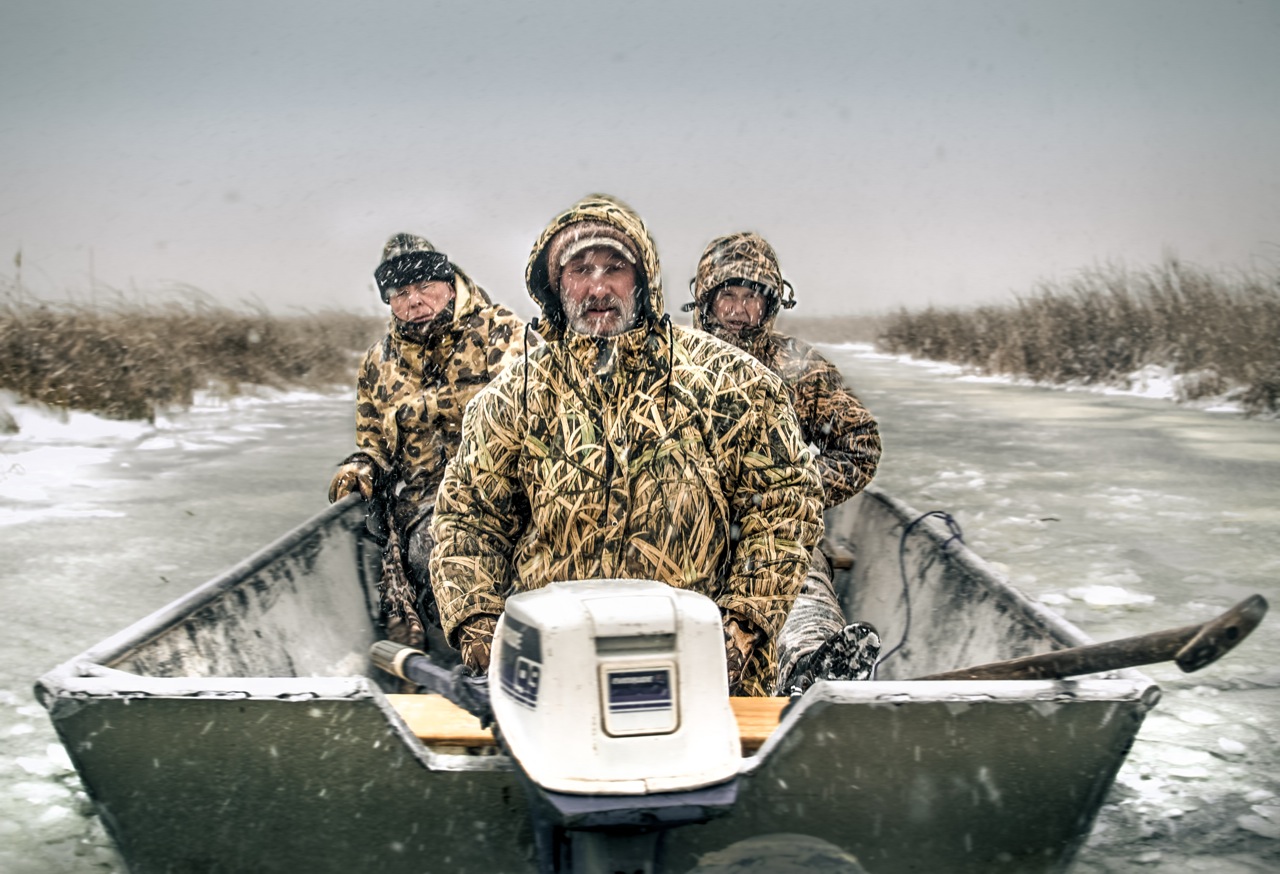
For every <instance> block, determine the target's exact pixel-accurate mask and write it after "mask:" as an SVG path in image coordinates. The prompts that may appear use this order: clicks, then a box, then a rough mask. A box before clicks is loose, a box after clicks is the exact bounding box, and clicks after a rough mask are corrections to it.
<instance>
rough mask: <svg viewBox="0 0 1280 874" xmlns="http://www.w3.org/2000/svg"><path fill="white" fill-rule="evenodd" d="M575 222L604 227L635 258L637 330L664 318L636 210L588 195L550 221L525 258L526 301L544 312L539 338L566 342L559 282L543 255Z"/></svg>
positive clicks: (651, 253) (652, 252)
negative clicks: (527, 296) (628, 244)
mask: <svg viewBox="0 0 1280 874" xmlns="http://www.w3.org/2000/svg"><path fill="white" fill-rule="evenodd" d="M578 223H590V224H596V225H605V226H607V227H608V228H610V229H612V230H613V231H616V232H617V235H618V236H620V237H622V238H625V240H626V241H629V242H630V244H631V246H629V247H628V248H629V249H631V250H632V251H634V252H635V253H636V254H637V255H638V256H639V257H638V258H637V263H636V283H637V286H638V288H637V291H636V294H637V300H636V313H637V318H638V319H639V322H640V324H639V325H638V326H637V327H643V328H645V330H646V331H647V330H649V329H650V328H652V327H653V326H654V325H656V324H657V323H658V321H659V320H660V319H661V318H662V314H663V306H664V304H663V299H662V274H661V269H660V267H659V265H658V248H657V246H655V245H654V242H653V238H652V237H650V236H649V229H648V227H646V226H645V223H644V220H643V219H642V218H640V216H639V215H637V214H636V212H635V210H633V209H632V208H631V207H629V206H627V205H626V204H625V203H623V202H622V201H620V200H618V199H617V198H614V197H610V196H609V195H607V194H589V195H587V196H586V197H584V198H583V199H582V200H580V201H578V202H577V203H575V204H574V205H573V206H571V207H569V208H568V209H566V210H565V211H564V212H562V213H560V214H559V215H558V216H556V217H555V218H554V219H552V220H551V223H550V224H549V225H547V227H546V230H544V231H543V232H542V234H541V235H540V236H539V237H538V240H537V242H535V243H534V244H533V251H532V252H530V253H529V263H528V266H527V267H526V268H525V272H524V277H525V285H526V286H527V287H528V289H529V296H530V297H532V298H533V300H534V302H536V303H537V304H538V307H539V308H540V309H541V310H542V317H543V322H544V323H543V324H542V325H541V326H540V327H539V333H541V334H542V335H543V337H545V338H546V339H548V340H560V339H562V338H563V337H564V334H565V316H564V309H563V308H562V307H561V306H560V292H559V288H558V287H556V285H558V283H556V284H553V282H552V267H553V265H551V264H550V263H549V260H548V257H547V256H548V252H549V251H550V249H551V248H552V243H553V242H554V241H556V237H557V235H558V234H560V232H561V231H564V230H565V229H567V228H569V227H570V226H571V225H574V224H578Z"/></svg>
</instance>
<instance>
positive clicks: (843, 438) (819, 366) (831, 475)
mask: <svg viewBox="0 0 1280 874" xmlns="http://www.w3.org/2000/svg"><path fill="white" fill-rule="evenodd" d="M813 358H814V360H813V362H812V366H811V367H810V368H809V369H808V371H807V372H806V373H805V374H804V376H802V377H801V378H800V380H799V381H798V382H797V383H796V384H795V386H793V388H792V397H793V400H794V403H795V408H796V415H797V416H799V418H800V422H801V424H802V426H803V427H804V431H805V433H806V434H807V435H808V437H809V440H810V441H811V442H812V443H813V444H814V445H815V446H816V447H818V457H817V459H816V460H817V464H818V472H819V474H820V475H821V476H822V489H823V501H824V503H825V505H826V506H827V507H834V506H836V505H837V504H841V503H843V502H845V501H847V500H848V499H849V498H852V497H853V496H854V495H856V494H857V493H858V492H860V491H862V490H863V489H864V488H866V487H867V484H868V483H870V482H871V479H872V477H874V476H875V475H876V468H877V467H878V466H879V464H880V449H881V444H880V429H879V426H878V425H877V424H876V420H875V417H874V416H872V415H871V413H870V412H869V411H868V410H867V408H866V407H864V406H863V405H862V403H861V402H860V401H859V400H858V398H857V397H856V396H855V395H854V394H853V392H851V391H849V389H848V388H847V387H846V386H845V383H844V378H843V377H842V376H841V375H840V371H839V370H837V369H836V367H835V365H834V364H832V363H831V362H829V361H827V360H826V359H825V358H823V357H821V356H820V355H817V354H815V355H814V356H813Z"/></svg>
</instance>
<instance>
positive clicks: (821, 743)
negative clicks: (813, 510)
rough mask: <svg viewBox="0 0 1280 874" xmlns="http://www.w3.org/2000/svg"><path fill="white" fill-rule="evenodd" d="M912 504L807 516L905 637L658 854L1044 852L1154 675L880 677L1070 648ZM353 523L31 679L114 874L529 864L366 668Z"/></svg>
mask: <svg viewBox="0 0 1280 874" xmlns="http://www.w3.org/2000/svg"><path fill="white" fill-rule="evenodd" d="M917 518H918V516H917V514H915V513H914V511H912V510H911V509H910V508H909V507H906V506H905V505H903V504H901V503H899V502H897V501H894V500H892V499H891V498H889V497H887V496H885V495H883V494H881V493H879V492H877V491H875V490H871V491H869V492H868V493H865V494H864V495H862V496H859V497H858V498H856V499H854V501H851V502H849V503H848V504H846V505H844V506H842V507H841V508H839V509H838V510H837V511H835V512H834V513H832V514H831V515H830V516H829V519H828V527H829V534H830V536H831V538H832V541H833V544H834V545H836V546H839V547H841V548H846V549H852V550H853V551H854V552H855V555H856V559H855V561H854V564H853V567H852V568H851V569H848V570H845V571H841V572H840V579H839V582H840V587H841V589H842V592H843V597H844V599H845V602H846V607H847V608H848V609H849V611H850V615H851V616H855V617H857V618H862V619H868V620H870V621H872V622H873V623H875V624H876V625H877V627H878V628H880V630H881V632H882V634H883V636H884V637H885V640H886V646H892V645H893V644H894V643H896V642H897V640H898V638H899V637H900V636H901V634H902V632H903V630H904V629H907V628H908V626H909V635H908V637H907V639H906V642H905V643H904V645H903V646H902V647H901V648H900V649H899V651H898V652H897V653H896V654H895V655H894V656H893V657H892V658H890V660H889V661H888V662H887V663H886V665H885V667H884V674H883V677H884V679H881V680H877V681H874V682H865V683H819V684H817V685H816V686H815V687H814V688H813V689H811V690H810V691H809V693H807V694H806V696H805V697H804V698H803V700H802V701H800V703H799V704H798V705H796V706H795V707H793V708H792V709H791V710H790V711H789V712H788V713H787V715H786V716H785V717H784V719H783V720H782V722H781V724H780V725H779V726H778V728H777V729H776V730H775V731H774V732H773V734H772V736H771V737H770V738H769V739H768V740H767V741H766V742H765V744H764V745H763V746H762V747H761V748H760V750H759V752H758V753H757V754H756V755H754V756H750V757H747V758H744V760H743V766H742V772H741V785H740V789H739V798H738V802H737V804H736V805H735V807H734V809H733V811H732V812H731V813H730V814H729V815H727V816H725V817H723V818H721V819H717V820H715V821H713V822H710V823H707V824H704V825H699V826H688V827H682V828H677V829H675V830H673V831H672V832H671V833H670V834H669V835H668V836H667V837H666V839H665V848H664V849H665V851H664V854H663V859H664V861H663V867H662V869H661V870H663V871H669V872H686V871H690V870H692V869H695V868H696V867H697V866H698V864H699V861H700V860H705V859H711V858H714V854H715V853H717V852H719V851H722V850H724V848H726V847H729V846H731V845H735V844H738V843H740V842H742V841H743V840H744V839H746V838H751V837H753V836H760V835H768V834H781V835H796V836H804V838H803V840H809V841H812V840H817V841H821V842H825V843H827V844H830V845H832V846H833V847H835V848H839V850H841V851H844V852H845V853H848V854H852V855H854V856H856V857H857V858H858V859H860V860H861V862H862V864H863V866H864V867H865V868H866V869H867V870H868V871H869V872H872V874H891V872H893V874H896V872H914V871H947V872H979V871H981V872H989V871H991V870H1009V871H1019V872H1056V871H1063V870H1065V869H1066V868H1067V866H1068V865H1069V862H1070V860H1071V858H1072V856H1073V855H1074V853H1075V851H1076V849H1077V848H1078V847H1079V845H1080V843H1082V842H1083V840H1084V839H1085V837H1087V835H1088V831H1089V828H1090V826H1091V824H1092V822H1093V819H1094V817H1095V815H1096V813H1097V810H1098V808H1099V806H1100V805H1101V803H1102V801H1103V799H1104V798H1105V795H1106V792H1107V790H1108V789H1109V787H1110V786H1111V783H1112V781H1113V779H1114V776H1115V773H1116V771H1117V769H1118V768H1119V766H1120V764H1121V763H1122V761H1123V758H1124V755H1125V753H1126V752H1127V750H1128V748H1129V745H1130V744H1131V743H1132V741H1133V738H1134V736H1135V735H1136V733H1137V730H1138V727H1139V726H1140V724H1141V722H1142V718H1143V716H1144V715H1145V713H1146V712H1147V711H1148V710H1149V709H1150V707H1151V706H1152V705H1153V704H1154V703H1155V701H1156V699H1157V698H1158V690H1157V689H1156V687H1155V686H1154V684H1152V683H1151V681H1150V680H1149V679H1147V678H1146V677H1145V676H1143V675H1141V674H1139V673H1136V672H1131V671H1129V672H1119V673H1116V674H1113V675H1108V676H1104V677H1092V678H1085V679H1077V680H1069V681H1053V682H1051V681H1013V682H1010V681H984V682H975V681H948V682H940V681H912V680H909V679H904V678H907V677H911V676H920V675H923V674H926V673H930V672H933V671H936V670H944V669H948V668H953V667H960V666H964V665H967V664H974V663H980V662H987V661H992V660H994V659H999V658H1010V657H1015V656H1019V655H1025V654H1028V653H1029V652H1034V651H1042V650H1045V649H1051V648H1062V647H1066V646H1071V645H1077V644H1080V643H1084V642H1087V640H1086V639H1085V638H1084V636H1083V635H1082V634H1080V632H1079V631H1078V630H1076V629H1074V628H1073V627H1072V626H1070V625H1069V624H1068V623H1065V622H1063V621H1062V620H1060V619H1058V618H1057V617H1054V616H1053V615H1051V614H1048V613H1047V612H1045V611H1044V610H1043V609H1042V608H1040V607H1039V606H1038V605H1036V604H1034V603H1033V602H1030V601H1029V600H1028V599H1026V598H1025V597H1024V596H1022V595H1021V594H1020V593H1018V592H1017V591H1016V590H1014V589H1013V588H1012V587H1010V586H1009V585H1008V584H1007V582H1006V581H1004V580H1003V579H1002V578H1001V577H1000V576H999V575H998V574H996V573H995V572H994V571H993V570H992V569H991V568H990V567H989V566H988V565H986V564H985V563H984V562H982V560H981V559H979V558H978V557H977V556H975V555H974V554H973V553H972V552H970V551H969V550H968V549H967V547H965V546H964V545H963V544H962V543H959V542H956V541H952V540H951V539H950V532H949V531H948V530H947V529H946V528H945V527H944V526H942V525H941V524H938V523H936V522H935V521H933V520H926V521H925V522H922V523H917V524H914V525H913V524H912V523H913V521H914V520H915V519H917ZM908 528H909V529H910V533H909V534H908V536H907V537H905V538H903V537H902V533H903V531H904V530H906V529H908ZM362 530H363V514H362V511H361V509H360V506H359V505H358V504H352V503H349V502H348V503H344V504H342V505H337V506H335V507H331V508H328V509H327V510H325V511H324V512H322V513H320V514H318V515H317V516H316V517H315V518H313V519H312V520H310V521H309V522H307V523H306V524H304V525H303V526H301V527H300V528H299V529H297V530H296V531H294V532H291V533H290V534H289V535H287V536H286V537H285V538H283V539H282V540H281V541H279V542H277V543H276V544H273V545H272V546H270V547H268V548H266V549H264V550H263V551H261V552H260V553H258V554H256V555H255V556H253V557H251V558H250V559H248V560H247V561H245V562H244V563H242V564H241V565H238V566H236V567H235V568H232V569H231V570H229V571H228V572H227V573H225V574H223V575H221V576H220V577H218V578H216V579H214V580H212V581H210V582H209V583H207V584H205V585H204V586H202V587H201V588H200V589H197V590H196V591H194V592H192V593H191V594H189V595H188V596H186V597H185V598H183V599H180V600H179V601H177V602H175V603H174V604H172V605H170V606H169V607H166V608H165V609H164V610H162V611H159V612H158V613H156V614H154V615H153V616H151V617H148V618H147V619H145V620H143V621H142V622H139V623H137V624H136V625H134V626H132V627H131V628H129V629H126V630H125V631H123V632H121V633H120V634H117V635H115V636H113V637H112V638H110V639H108V640H106V641H104V642H103V643H101V644H99V645H98V646H95V647H94V648H92V649H90V650H88V651H87V652H85V653H83V654H81V655H80V656H77V657H76V658H74V659H72V660H70V661H69V662H67V663H66V664H64V665H61V666H59V667H58V668H56V669H54V670H53V671H51V672H49V673H48V674H46V675H45V676H44V677H42V678H41V679H40V681H39V682H38V684H37V694H38V697H39V698H40V700H41V701H42V702H43V703H44V704H45V706H46V707H47V708H48V710H49V713H50V716H51V718H52V721H53V724H54V726H55V727H56V729H57V731H58V733H59V736H60V737H61V739H62V741H63V743H64V744H65V746H66V747H67V750H68V753H69V754H70V756H71V758H72V761H73V762H74V763H75V765H76V768H77V770H78V771H79V773H80V776H81V778H82V780H83V782H84V784H85V787H86V789H87V791H88V792H89V794H90V796H91V797H92V798H93V800H94V802H95V805H96V807H97V809H98V811H99V812H100V814H101V816H102V818H103V821H104V823H105V824H106V826H107V828H108V830H109V831H110V832H111V834H112V835H113V837H114V838H115V840H116V842H117V844H118V845H119V847H120V850H121V853H122V855H123V856H124V858H125V859H126V860H127V862H128V864H129V866H130V870H131V871H133V872H135V874H152V872H175V871H184V872H185V871H202V872H203V871H208V872H224V871H225V872H271V871H295V870H308V871H311V872H328V871H333V872H339V871H341V872H347V871H358V870H374V869H376V870H379V871H383V872H401V871H403V872H420V871H424V870H429V871H452V872H472V871H474V872H489V874H491V872H495V871H497V872H507V871H509V872H533V871H535V870H536V866H535V863H534V861H533V847H532V836H531V833H530V830H529V826H528V822H527V819H528V817H527V814H526V810H525V802H524V796H523V793H522V790H521V788H520V787H519V785H518V783H517V781H516V777H515V773H514V771H513V770H512V766H511V763H510V761H509V760H508V759H507V758H506V757H504V756H501V755H496V754H486V755H477V754H462V753H458V752H443V751H440V750H437V749H431V748H429V747H428V746H425V745H424V744H423V743H422V742H421V741H420V740H419V739H418V738H417V737H416V736H415V735H414V734H413V733H412V732H411V731H410V730H409V729H408V727H407V725H406V724H405V722H404V721H403V719H401V717H400V715H399V714H398V713H397V711H396V710H395V708H394V707H393V706H392V704H391V703H390V701H389V699H388V698H387V695H386V692H387V691H388V690H389V687H387V686H385V685H384V684H385V682H386V681H385V680H384V679H382V678H380V677H376V676H374V675H373V673H372V671H371V668H370V667H369V666H368V664H367V660H366V654H367V652H368V647H369V644H370V643H371V642H372V641H373V639H374V626H373V623H372V621H371V619H372V616H373V615H374V605H375V603H376V602H375V600H374V596H373V582H372V579H373V577H372V571H373V569H374V568H375V567H376V562H375V561H374V556H372V555H371V554H370V553H369V552H368V549H367V541H366V540H365V539H364V537H363V536H362ZM900 567H905V568H906V569H907V579H908V580H909V583H908V584H907V595H906V597H905V598H904V595H903V589H904V584H903V581H902V575H901V573H900V570H899V569H900ZM907 602H909V603H910V614H911V615H910V619H909V621H908V618H907V607H906V604H907ZM781 840H782V841H783V843H785V841H786V839H781ZM797 840H800V839H799V838H797Z"/></svg>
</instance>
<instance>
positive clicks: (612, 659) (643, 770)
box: [375, 580, 742, 874]
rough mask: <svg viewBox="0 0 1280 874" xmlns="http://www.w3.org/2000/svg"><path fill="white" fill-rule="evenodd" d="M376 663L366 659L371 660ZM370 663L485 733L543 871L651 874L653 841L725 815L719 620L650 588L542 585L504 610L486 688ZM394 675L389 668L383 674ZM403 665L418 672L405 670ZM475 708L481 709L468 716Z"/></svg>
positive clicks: (730, 725) (659, 587) (657, 848)
mask: <svg viewBox="0 0 1280 874" xmlns="http://www.w3.org/2000/svg"><path fill="white" fill-rule="evenodd" d="M380 647H381V648H383V649H384V650H385V652H384V653H381V654H380V653H379V648H380ZM400 649H401V648H400V647H399V645H397V644H389V642H387V641H382V642H380V643H378V644H376V645H375V661H377V662H379V664H381V665H383V666H384V667H387V668H388V669H389V670H392V671H393V672H394V673H397V674H400V675H401V676H404V677H406V678H407V679H410V680H414V681H415V682H419V683H422V684H424V685H427V686H428V687H429V688H431V689H432V691H440V692H442V693H444V694H446V696H447V697H449V698H450V699H451V700H453V701H454V702H455V703H458V704H460V705H461V706H464V707H466V708H467V709H468V710H471V711H472V712H473V713H476V715H477V716H479V717H480V718H481V720H482V721H485V720H486V718H487V715H488V714H487V713H478V712H477V707H476V706H475V705H474V702H475V701H476V699H477V690H479V689H482V688H483V687H484V686H485V685H487V687H488V691H489V695H490V702H489V703H490V706H491V712H492V717H493V719H494V720H496V723H497V727H496V730H495V735H496V736H498V738H499V742H500V743H501V744H502V745H503V747H504V749H505V750H506V751H507V752H508V754H510V756H511V757H512V759H513V760H514V761H515V764H516V765H517V773H518V774H519V775H520V779H521V781H522V782H523V783H524V785H525V788H526V792H527V795H528V799H529V809H530V815H531V817H532V826H533V832H534V837H535V840H536V843H537V848H538V855H539V867H540V869H541V870H542V871H544V872H559V871H570V870H572V871H592V872H595V871H602V872H615V871H625V872H627V874H632V872H645V874H652V872H656V871H658V870H660V859H659V856H660V853H661V846H662V841H661V837H662V834H663V833H664V831H665V830H666V829H669V828H672V827H674V826H679V825H688V824H693V823H699V822H706V821H707V820H709V819H712V818H714V817H716V816H718V815H721V814H724V813H727V812H728V811H729V810H730V809H731V808H732V807H733V804H734V802H735V801H736V799H737V789H738V784H737V774H738V770H739V767H740V765H741V758H742V749H741V743H740V741H739V736H738V725H737V721H736V719H735V717H734V715H733V709H732V708H731V707H730V704H729V686H728V679H727V674H726V665H725V649H724V633H723V631H722V624H721V618H720V611H719V608H717V607H716V605H715V603H714V602H713V601H711V599H709V598H707V597H706V596H704V595H700V594H698V593H696V592H690V591H687V590H684V589H675V588H672V587H670V586H667V585H665V584H663V583H658V582H654V581H651V580H586V581H580V582H561V583H552V584H551V585H549V586H546V587H545V588H542V589H537V590H533V591H529V592H521V593H519V594H516V595H513V596H511V597H510V598H508V599H507V602H506V607H505V612H504V613H503V615H502V617H501V618H500V619H499V621H498V627H497V631H496V632H495V634H494V646H493V651H492V659H491V662H490V666H489V675H488V682H487V684H484V683H483V682H481V681H478V680H477V679H475V678H470V677H467V676H465V675H463V674H462V673H461V672H458V671H455V673H454V674H452V675H450V674H448V673H447V672H445V671H443V669H440V668H436V667H434V666H433V665H432V666H430V667H431V668H433V669H434V671H435V672H436V675H437V676H441V677H445V678H451V683H452V685H451V688H450V689H449V690H444V689H440V688H438V685H439V684H438V682H431V681H428V682H424V678H425V675H423V674H422V673H421V670H415V667H418V668H421V667H423V666H422V665H421V663H422V662H425V663H426V665H430V663H429V661H427V660H426V657H425V656H421V657H420V658H418V657H414V658H412V659H405V658H404V657H402V656H401V657H396V656H394V655H391V653H392V650H400ZM392 662H394V663H395V664H394V665H391V664H389V663H392ZM415 663H418V664H417V665H416V666H415ZM481 709H483V708H481Z"/></svg>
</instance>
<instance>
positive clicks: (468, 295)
mask: <svg viewBox="0 0 1280 874" xmlns="http://www.w3.org/2000/svg"><path fill="white" fill-rule="evenodd" d="M374 278H375V280H376V282H377V284H378V289H379V291H380V292H381V294H382V299H383V302H384V303H388V304H390V306H391V311H392V315H391V327H390V330H389V331H388V333H387V335H386V336H385V337H383V338H382V340H381V341H379V342H378V343H376V344H374V345H373V346H372V347H371V348H370V349H369V351H368V352H366V353H365V356H364V360H363V362H362V363H361V365H360V372H359V379H358V382H357V385H356V447H357V451H356V452H355V453H353V454H352V455H350V456H348V457H347V458H346V459H344V460H343V461H342V463H341V465H340V466H339V469H338V472H337V473H336V474H335V475H334V477H333V481H332V483H331V484H330V488H329V500H330V501H335V500H337V499H339V498H341V497H343V496H345V495H347V494H349V493H351V492H353V491H357V490H358V491H359V492H360V494H361V495H362V496H363V497H364V498H365V500H367V501H371V507H370V527H371V528H372V529H374V530H375V531H376V533H377V534H379V535H380V536H381V537H384V538H385V540H386V542H385V545H384V548H383V556H382V578H381V580H380V582H379V587H378V590H379V594H380V596H381V598H380V600H381V608H382V616H383V622H384V623H385V627H386V633H387V636H388V637H389V638H390V639H392V640H395V641H397V642H400V643H407V644H410V645H412V646H419V647H420V646H422V645H423V644H424V642H425V634H426V628H425V626H426V624H427V623H431V622H434V623H435V624H438V618H435V617H432V616H430V615H429V614H430V613H432V612H434V602H433V601H432V599H431V597H430V595H431V587H430V584H429V583H428V582H427V579H426V576H425V574H426V570H427V556H428V555H429V554H430V551H431V539H430V517H431V513H432V510H433V507H434V504H435V493H436V487H437V486H438V485H439V484H440V479H441V477H442V476H443V475H444V468H445V464H446V462H448V460H449V459H450V458H451V457H452V456H453V454H454V452H455V451H456V450H457V448H458V441H459V438H460V436H461V432H462V412H463V409H464V408H465V407H466V405H467V402H468V401H470V400H471V398H473V397H475V395H476V393H477V392H479V391H480V389H482V388H484V386H486V385H488V383H489V381H490V380H492V379H493V378H494V377H495V376H496V375H497V374H498V373H499V372H500V371H501V370H502V369H503V368H504V367H506V366H507V365H508V364H509V363H510V362H511V361H512V360H515V359H517V358H520V357H521V356H522V355H523V354H524V348H525V342H526V336H525V335H526V331H525V325H524V323H523V322H522V321H521V320H520V319H519V318H517V317H516V315H515V314H514V313H512V312H511V311H510V310H508V309H507V308H506V307H503V306H500V305H498V304H495V303H493V302H492V301H491V300H490V299H489V295H488V294H487V293H486V292H485V290H484V289H482V288H481V287H480V286H478V285H476V284H475V283H474V282H472V281H471V279H470V277H468V276H467V275H466V273H464V272H463V271H462V270H461V269H459V268H458V267H457V266H456V265H454V264H453V263H451V262H450V261H449V259H448V258H447V257H446V256H445V255H444V254H443V253H441V252H437V251H436V250H435V247H434V246H432V245H431V243H430V242H428V241H427V240H426V239H424V238H422V237H417V236H414V235H412V234H395V235H394V236H392V237H391V238H390V239H389V240H388V241H387V243H386V245H385V246H384V247H383V250H382V261H381V263H380V264H379V265H378V268H377V270H376V271H375V273H374ZM529 339H530V340H534V339H536V337H533V338H529ZM424 614H428V615H424Z"/></svg>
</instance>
